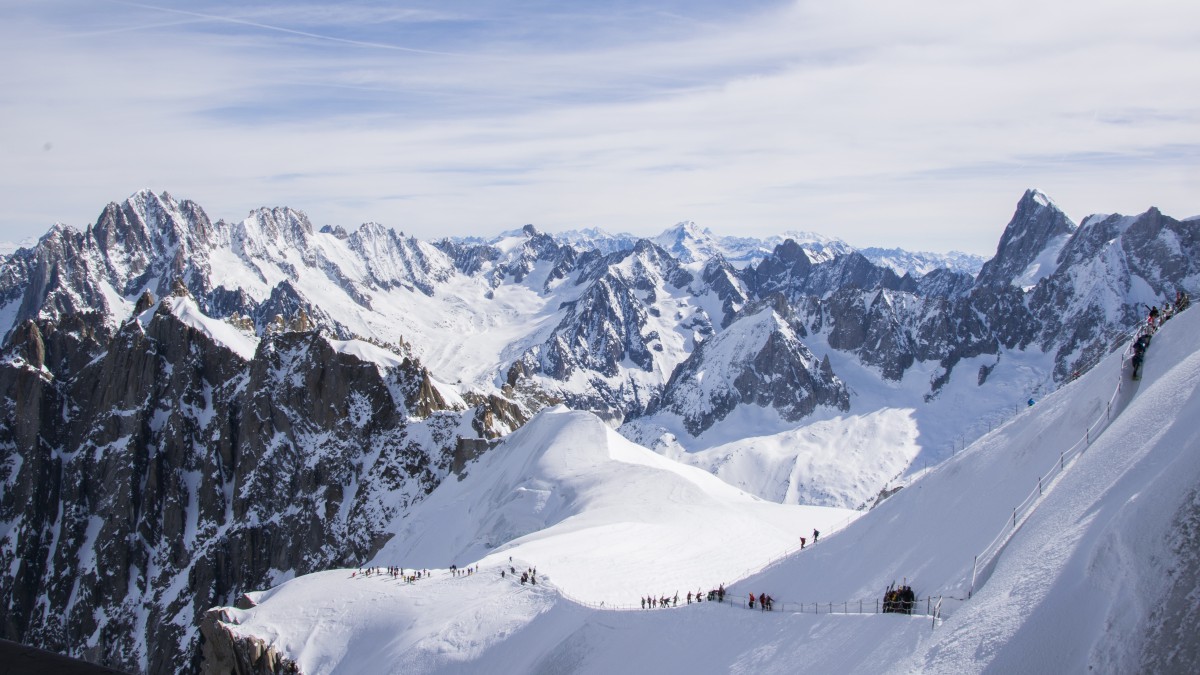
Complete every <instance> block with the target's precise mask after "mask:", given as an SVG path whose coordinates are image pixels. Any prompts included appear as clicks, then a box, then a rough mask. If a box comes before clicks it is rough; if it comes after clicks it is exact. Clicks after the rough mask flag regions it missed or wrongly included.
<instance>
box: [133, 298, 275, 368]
mask: <svg viewBox="0 0 1200 675" xmlns="http://www.w3.org/2000/svg"><path fill="white" fill-rule="evenodd" d="M160 304H161V305H162V307H163V308H164V309H166V310H167V311H169V312H170V313H171V314H173V315H175V317H176V318H177V319H179V320H180V321H181V322H182V323H183V324H185V325H187V326H190V327H192V328H194V329H195V330H197V331H199V332H201V333H203V334H205V335H206V336H208V338H209V339H211V340H212V341H213V342H216V343H217V344H219V345H222V346H224V347H225V348H227V349H229V350H230V351H232V352H233V353H235V354H237V355H238V356H240V357H242V358H243V359H245V360H246V361H249V360H251V359H253V358H254V352H255V351H257V350H258V342H259V339H258V337H257V336H255V335H254V334H253V333H251V332H247V331H244V330H242V329H239V328H236V327H234V326H233V325H232V324H230V323H228V322H226V321H221V320H220V319H214V318H212V317H210V316H208V315H206V314H205V313H204V312H203V311H201V310H200V307H199V305H197V304H196V301H195V299H193V298H192V297H191V296H168V297H166V298H163V299H162V300H161V301H160ZM156 311H157V309H156V308H154V307H152V308H150V309H148V310H146V311H145V312H143V313H142V314H141V315H140V317H139V320H140V321H142V324H143V325H146V324H147V323H148V322H149V320H151V319H152V318H153V315H154V313H155V312H156Z"/></svg>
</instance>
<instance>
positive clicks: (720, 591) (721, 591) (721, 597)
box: [717, 584, 725, 602]
mask: <svg viewBox="0 0 1200 675" xmlns="http://www.w3.org/2000/svg"><path fill="white" fill-rule="evenodd" d="M717 602H725V584H721V585H720V586H718V587H717Z"/></svg>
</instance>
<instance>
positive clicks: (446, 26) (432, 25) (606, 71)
mask: <svg viewBox="0 0 1200 675" xmlns="http://www.w3.org/2000/svg"><path fill="white" fill-rule="evenodd" d="M0 58H2V59H3V64H4V68H3V69H0V72H2V73H3V74H0V78H2V79H0V85H2V86H0V155H2V156H3V157H4V161H3V162H2V163H0V172H3V173H2V176H0V177H2V180H0V203H3V204H4V208H3V209H2V210H0V240H10V241H15V240H20V239H23V238H26V237H37V236H39V235H41V234H42V233H44V232H45V231H46V230H47V229H48V228H49V226H50V225H51V224H52V223H54V222H56V221H61V222H64V223H67V224H69V225H74V226H76V227H80V228H82V227H84V226H86V225H87V224H88V223H90V222H92V221H93V220H94V219H95V217H96V215H97V214H99V212H100V210H101V209H102V208H103V206H104V204H106V203H107V202H109V201H116V200H121V199H124V198H125V197H127V196H128V195H129V194H131V193H133V192H135V191H137V190H139V189H142V188H151V189H153V190H155V191H163V190H166V191H169V192H171V193H172V194H173V195H175V196H176V197H179V198H188V199H192V200H194V201H196V202H197V203H199V204H200V205H201V206H202V207H203V208H204V209H205V210H206V211H207V212H208V213H209V215H210V216H211V217H212V218H213V219H218V218H224V219H227V220H233V219H239V218H242V217H244V216H245V215H246V213H247V212H248V211H249V210H250V209H253V208H256V207H258V206H278V205H286V206H292V207H295V208H299V209H301V210H304V211H305V212H307V213H308V214H309V216H310V217H311V218H312V220H313V222H314V223H315V224H317V225H318V226H319V225H322V224H326V223H329V224H339V225H343V226H345V227H347V228H353V227H355V226H357V225H358V224H359V223H362V222H365V221H376V222H380V223H383V224H384V225H387V226H390V227H394V228H396V229H398V230H403V231H405V232H406V233H409V234H415V235H417V236H421V237H424V238H436V237H439V236H443V235H446V234H476V235H487V234H493V233H496V232H499V231H500V230H503V229H509V228H512V227H518V226H520V225H522V224H524V223H534V224H535V225H537V226H538V227H539V228H541V229H543V230H550V231H553V230H560V229H569V228H581V227H602V228H605V229H608V230H611V231H614V232H615V231H629V232H634V233H638V234H653V233H657V232H659V231H661V230H663V229H665V228H667V227H669V226H671V225H672V224H674V223H675V222H677V221H680V220H694V221H696V222H697V223H698V224H699V225H701V226H703V227H709V228H711V229H712V230H713V231H714V232H717V233H724V234H757V235H767V234H773V233H778V232H782V231H785V230H797V229H799V230H812V231H817V232H821V233H823V234H826V235H830V236H840V237H842V238H843V239H846V240H847V241H849V242H850V243H852V244H855V245H859V246H872V245H877V246H903V247H906V248H909V249H919V250H933V251H947V250H952V249H953V250H965V251H969V252H975V253H983V254H987V253H990V252H992V251H994V249H995V245H996V242H997V240H998V239H999V236H1000V232H1001V228H1002V227H1003V225H1004V223H1005V222H1006V221H1007V219H1008V217H1009V216H1010V215H1011V213H1012V211H1013V208H1014V206H1015V203H1016V201H1017V199H1018V198H1019V197H1020V195H1021V193H1022V192H1023V191H1024V190H1025V189H1026V188H1027V187H1038V188H1041V189H1042V190H1044V191H1045V192H1047V193H1048V194H1049V195H1050V196H1051V197H1052V198H1054V199H1055V200H1056V201H1057V202H1058V203H1059V204H1060V205H1061V206H1062V207H1063V208H1064V209H1065V210H1066V211H1067V213H1068V214H1069V215H1071V216H1072V217H1074V218H1076V219H1077V220H1078V219H1082V218H1083V217H1084V216H1086V215H1088V214H1089V213H1093V212H1105V213H1108V212H1124V213H1133V212H1140V211H1143V210H1145V209H1146V208H1148V207H1149V206H1151V205H1155V206H1158V207H1160V208H1162V209H1163V210H1164V212H1166V213H1168V214H1170V215H1174V216H1177V217H1186V216H1193V215H1196V214H1200V93H1198V92H1200V3H1196V2H1191V1H1184V0H1171V1H1167V0H1146V1H1145V2H1141V3H1138V4H1136V5H1135V4H1133V3H1129V2H1115V1H1112V0H1094V1H1091V2H1046V1H1045V0H1040V1H1038V2H1034V1H1032V0H1008V1H1007V2H998V1H992V0H985V1H981V2H971V3H963V2H951V1H943V0H936V1H935V0H914V1H913V2H908V3H889V2H880V1H877V0H843V1H841V2H836V3H834V2H829V1H828V0H823V1H821V2H808V1H802V2H775V1H766V0H753V1H749V2H740V3H729V2H711V1H707V0H702V1H698V2H684V1H682V0H661V1H643V2H632V1H615V2H586V3H585V2H570V1H566V2H550V1H548V0H547V1H544V2H500V1H498V0H496V1H491V0H489V1H485V2H453V1H451V2H431V1H421V2H410V3H383V2H359V3H321V2H311V3H295V2H249V3H243V2H213V1H207V0H200V1H197V2H147V3H140V2H115V1H110V0H88V1H86V2H76V1H73V0H38V1H30V0H8V1H7V2H5V3H4V4H3V5H0Z"/></svg>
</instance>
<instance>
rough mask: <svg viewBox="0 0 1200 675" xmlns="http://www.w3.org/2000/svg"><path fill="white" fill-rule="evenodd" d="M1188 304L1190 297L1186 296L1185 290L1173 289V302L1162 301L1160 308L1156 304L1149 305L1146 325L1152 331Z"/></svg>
mask: <svg viewBox="0 0 1200 675" xmlns="http://www.w3.org/2000/svg"><path fill="white" fill-rule="evenodd" d="M1190 304H1191V299H1190V298H1189V297H1188V294H1187V292H1186V291H1183V290H1178V291H1175V304H1174V305H1172V304H1171V302H1170V301H1167V302H1164V303H1163V306H1162V309H1161V310H1160V309H1159V308H1158V305H1155V306H1153V307H1151V308H1150V312H1149V313H1148V314H1147V315H1146V325H1147V326H1149V327H1150V329H1151V330H1152V331H1153V330H1157V329H1158V328H1159V327H1160V326H1162V325H1163V324H1164V323H1166V321H1167V320H1168V319H1170V318H1171V317H1172V316H1175V315H1176V314H1178V313H1179V312H1182V311H1183V310H1185V309H1187V308H1188V305H1190Z"/></svg>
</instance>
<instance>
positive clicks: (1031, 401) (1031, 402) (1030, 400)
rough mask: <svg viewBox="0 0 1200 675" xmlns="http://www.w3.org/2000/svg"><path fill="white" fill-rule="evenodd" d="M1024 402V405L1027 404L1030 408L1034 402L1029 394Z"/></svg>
mask: <svg viewBox="0 0 1200 675" xmlns="http://www.w3.org/2000/svg"><path fill="white" fill-rule="evenodd" d="M1025 403H1026V405H1028V406H1029V407H1031V408H1032V407H1033V403H1034V400H1033V397H1032V396H1031V397H1029V400H1028V401H1026V402H1025Z"/></svg>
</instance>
